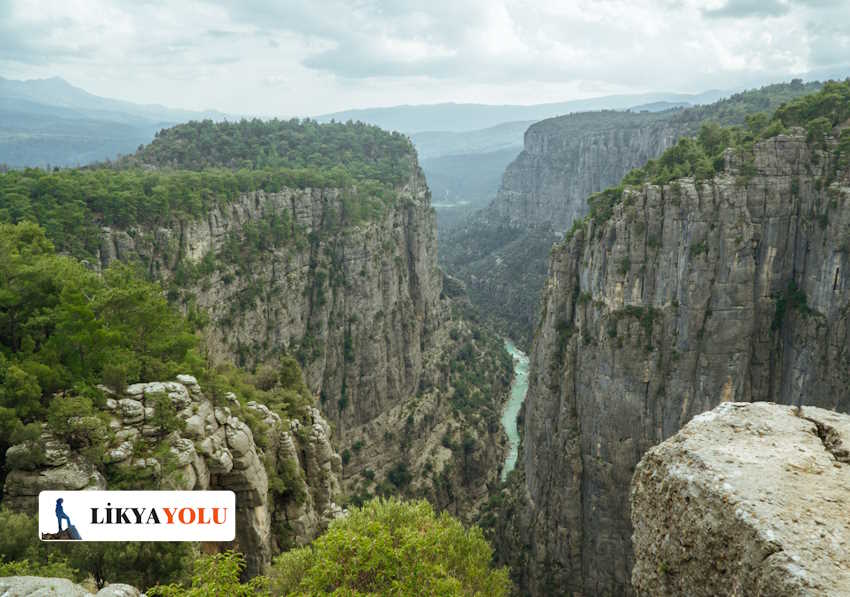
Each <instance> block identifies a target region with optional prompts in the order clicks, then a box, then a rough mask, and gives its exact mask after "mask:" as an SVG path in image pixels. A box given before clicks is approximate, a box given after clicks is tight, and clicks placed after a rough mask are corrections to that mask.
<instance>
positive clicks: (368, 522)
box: [269, 499, 511, 597]
mask: <svg viewBox="0 0 850 597" xmlns="http://www.w3.org/2000/svg"><path fill="white" fill-rule="evenodd" d="M492 554H493V552H492V549H491V548H490V546H489V545H488V544H487V542H486V540H485V539H484V536H483V534H482V533H481V530H480V529H479V528H477V527H473V528H471V529H464V528H463V525H461V523H460V522H459V521H457V520H456V519H454V518H452V517H451V516H449V515H448V514H446V513H443V514H440V515H439V516H438V515H436V514H435V513H434V510H433V508H432V507H431V506H430V505H429V504H428V503H427V502H424V501H419V502H409V503H405V502H401V501H398V500H395V499H389V500H382V499H375V500H372V501H370V502H368V503H367V504H365V505H364V506H363V508H356V509H353V511H352V512H351V513H350V515H349V516H348V517H346V518H342V519H339V520H337V521H335V522H334V523H332V524H331V527H330V529H328V531H327V533H325V534H324V535H322V536H320V537H319V538H318V539H316V540H315V541H314V542H313V543H312V544H311V545H309V546H307V547H302V548H299V549H295V550H291V551H289V552H286V553H283V554H281V555H280V556H278V557H277V558H276V559H275V561H274V563H273V565H272V569H271V572H270V575H269V576H270V578H271V588H272V592H273V593H274V594H281V595H293V594H312V595H315V594H328V593H333V594H336V595H400V596H401V595H405V596H407V595H423V596H424V595H445V596H461V595H469V596H472V595H488V596H492V597H500V596H506V595H508V594H509V593H510V590H511V583H510V580H509V579H508V574H507V570H506V569H504V568H502V569H498V570H494V569H492V568H491V566H490V563H491V560H492Z"/></svg>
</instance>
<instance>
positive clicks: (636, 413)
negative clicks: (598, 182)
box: [502, 129, 850, 595]
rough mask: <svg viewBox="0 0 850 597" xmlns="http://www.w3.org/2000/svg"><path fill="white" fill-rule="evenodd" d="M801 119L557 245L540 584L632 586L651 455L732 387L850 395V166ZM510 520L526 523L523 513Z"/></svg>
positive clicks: (538, 371)
mask: <svg viewBox="0 0 850 597" xmlns="http://www.w3.org/2000/svg"><path fill="white" fill-rule="evenodd" d="M833 148H834V141H829V142H828V144H827V147H826V148H825V149H821V148H815V147H812V146H810V145H808V144H807V142H806V137H805V134H804V133H803V131H802V130H799V129H796V130H794V132H793V133H792V134H790V135H780V136H778V137H775V138H772V139H769V140H766V141H763V142H759V143H757V144H756V146H755V149H754V150H752V151H749V152H747V151H744V150H742V151H741V152H734V151H732V150H727V153H726V156H725V157H726V170H725V172H724V173H722V174H720V175H718V176H716V177H715V178H714V179H713V180H710V181H707V182H701V183H695V182H694V181H693V180H691V179H682V180H679V181H676V182H674V183H672V184H670V185H665V186H663V187H658V186H651V185H648V186H645V187H643V188H642V190H640V191H626V192H625V195H624V198H623V200H622V202H621V203H619V204H618V205H616V206H615V208H614V211H613V215H612V217H611V218H610V219H609V220H607V221H604V222H601V223H598V224H593V223H588V224H587V225H586V227H585V228H583V229H581V230H579V231H578V232H577V233H576V234H575V235H574V237H573V238H572V239H571V240H568V241H566V242H565V243H563V244H561V245H559V246H557V247H556V248H555V249H554V250H553V253H552V257H551V260H550V264H549V277H548V281H547V284H546V288H545V290H544V297H543V303H542V314H541V321H540V325H539V328H538V330H537V334H536V336H535V341H534V345H533V350H532V353H531V364H530V375H529V392H528V397H527V399H526V407H525V427H524V438H523V441H524V444H523V451H522V456H521V463H522V467H523V470H522V471H521V474H520V475H518V479H517V480H518V483H517V484H516V485H515V486H514V487H513V488H512V490H511V491H512V495H513V498H514V499H515V501H516V502H518V504H519V505H517V506H516V507H515V509H514V512H515V518H516V520H515V522H514V523H513V524H514V526H513V527H512V529H508V530H506V531H504V532H503V535H502V536H503V539H504V540H505V541H506V543H505V545H517V544H518V545H523V544H524V545H527V546H528V549H529V550H530V554H529V556H528V561H527V562H526V566H525V568H524V575H525V578H524V579H523V582H524V584H525V587H526V588H527V589H528V590H529V591H530V592H531V593H532V594H537V595H543V594H551V591H552V590H560V591H562V592H567V593H569V592H571V591H572V592H581V593H583V594H597V595H606V594H611V595H613V594H629V593H631V586H630V575H631V569H632V565H633V559H632V550H631V543H630V536H631V533H632V529H631V524H630V520H629V503H628V486H629V481H630V479H631V477H632V473H633V471H634V467H635V465H636V464H637V462H638V460H639V459H640V457H641V455H642V454H643V453H644V452H645V451H646V450H647V449H648V448H649V447H650V446H653V445H655V444H657V443H658V442H660V441H662V440H664V439H666V438H668V437H670V436H671V435H672V434H674V433H675V432H676V431H677V430H678V429H680V428H681V427H682V425H684V424H685V423H686V422H687V421H688V420H690V419H691V418H692V417H693V416H694V415H696V414H699V413H701V412H704V411H706V410H709V409H711V408H712V407H714V406H716V405H717V404H719V403H720V402H724V401H756V400H760V401H773V402H779V403H784V404H800V403H801V402H804V403H807V404H813V405H817V406H822V407H827V408H833V409H841V410H847V409H850V394H848V392H847V387H848V384H850V276H848V272H850V270H848V268H850V179H848V172H847V171H841V170H839V169H838V168H837V164H836V162H835V155H834V153H833ZM509 526H510V525H509Z"/></svg>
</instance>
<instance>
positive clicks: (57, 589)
mask: <svg viewBox="0 0 850 597" xmlns="http://www.w3.org/2000/svg"><path fill="white" fill-rule="evenodd" d="M0 595H2V596H3V597H57V596H58V595H61V596H62V597H91V593H90V592H89V591H87V590H86V589H84V588H83V587H81V586H80V585H75V584H74V583H72V582H71V581H70V580H68V579H67V578H42V577H39V576H5V577H0Z"/></svg>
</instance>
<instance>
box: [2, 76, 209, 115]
mask: <svg viewBox="0 0 850 597" xmlns="http://www.w3.org/2000/svg"><path fill="white" fill-rule="evenodd" d="M0 98H2V99H3V100H20V101H28V102H34V103H37V104H44V105H48V106H56V107H62V108H70V109H72V110H76V111H78V112H82V113H84V114H85V116H87V117H90V118H91V117H98V118H103V119H106V120H115V121H118V122H122V121H128V122H134V121H138V120H139V119H143V120H148V121H151V122H163V121H167V122H181V121H184V120H192V119H196V120H197V119H199V118H211V119H213V120H221V119H222V118H224V117H225V116H226V115H225V114H224V113H222V112H218V111H215V110H205V111H203V112H197V111H192V110H180V109H175V108H168V107H166V106H161V105H159V104H135V103H132V102H127V101H123V100H116V99H111V98H106V97H100V96H97V95H94V94H91V93H89V92H88V91H85V90H84V89H80V88H79V87H75V86H74V85H71V84H70V83H68V82H67V81H66V80H65V79H62V78H60V77H51V78H49V79H30V80H27V81H16V80H13V79H4V78H3V77H0Z"/></svg>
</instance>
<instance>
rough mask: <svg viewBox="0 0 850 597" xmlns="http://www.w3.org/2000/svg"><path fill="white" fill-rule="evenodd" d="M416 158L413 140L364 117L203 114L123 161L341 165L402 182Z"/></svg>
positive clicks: (364, 176) (353, 172)
mask: <svg viewBox="0 0 850 597" xmlns="http://www.w3.org/2000/svg"><path fill="white" fill-rule="evenodd" d="M414 163H415V152H414V149H413V144H412V143H411V142H410V139H408V138H407V137H406V136H404V135H402V134H400V133H395V132H393V133H390V132H387V131H384V130H382V129H379V128H378V127H376V126H372V125H369V124H364V123H362V122H348V123H339V122H331V123H328V124H319V123H317V122H316V121H314V120H309V119H306V120H298V119H292V120H277V119H274V120H267V121H264V120H259V119H253V120H241V121H239V122H213V121H211V120H204V121H201V122H198V121H193V122H189V123H186V124H181V125H178V126H175V127H172V128H168V129H163V130H161V131H159V132H158V133H157V134H156V137H155V138H154V140H153V141H152V142H151V143H150V144H148V145H146V146H144V147H141V148H140V149H139V151H137V152H136V154H135V155H133V156H129V157H127V158H124V159H123V160H121V161H120V164H121V165H123V166H132V165H137V164H144V165H148V166H156V167H159V168H163V167H168V168H180V169H185V170H205V169H207V168H212V167H223V168H231V169H243V168H244V169H255V170H258V169H259V170H261V169H267V168H272V169H278V168H286V169H302V168H306V169H309V170H328V169H331V168H341V169H342V170H344V171H345V172H346V173H347V174H348V175H349V176H351V177H352V179H354V180H369V179H372V180H378V181H381V182H386V183H391V184H400V183H402V182H404V181H405V180H406V179H407V177H408V176H410V174H411V171H412V167H413V165H414Z"/></svg>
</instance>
